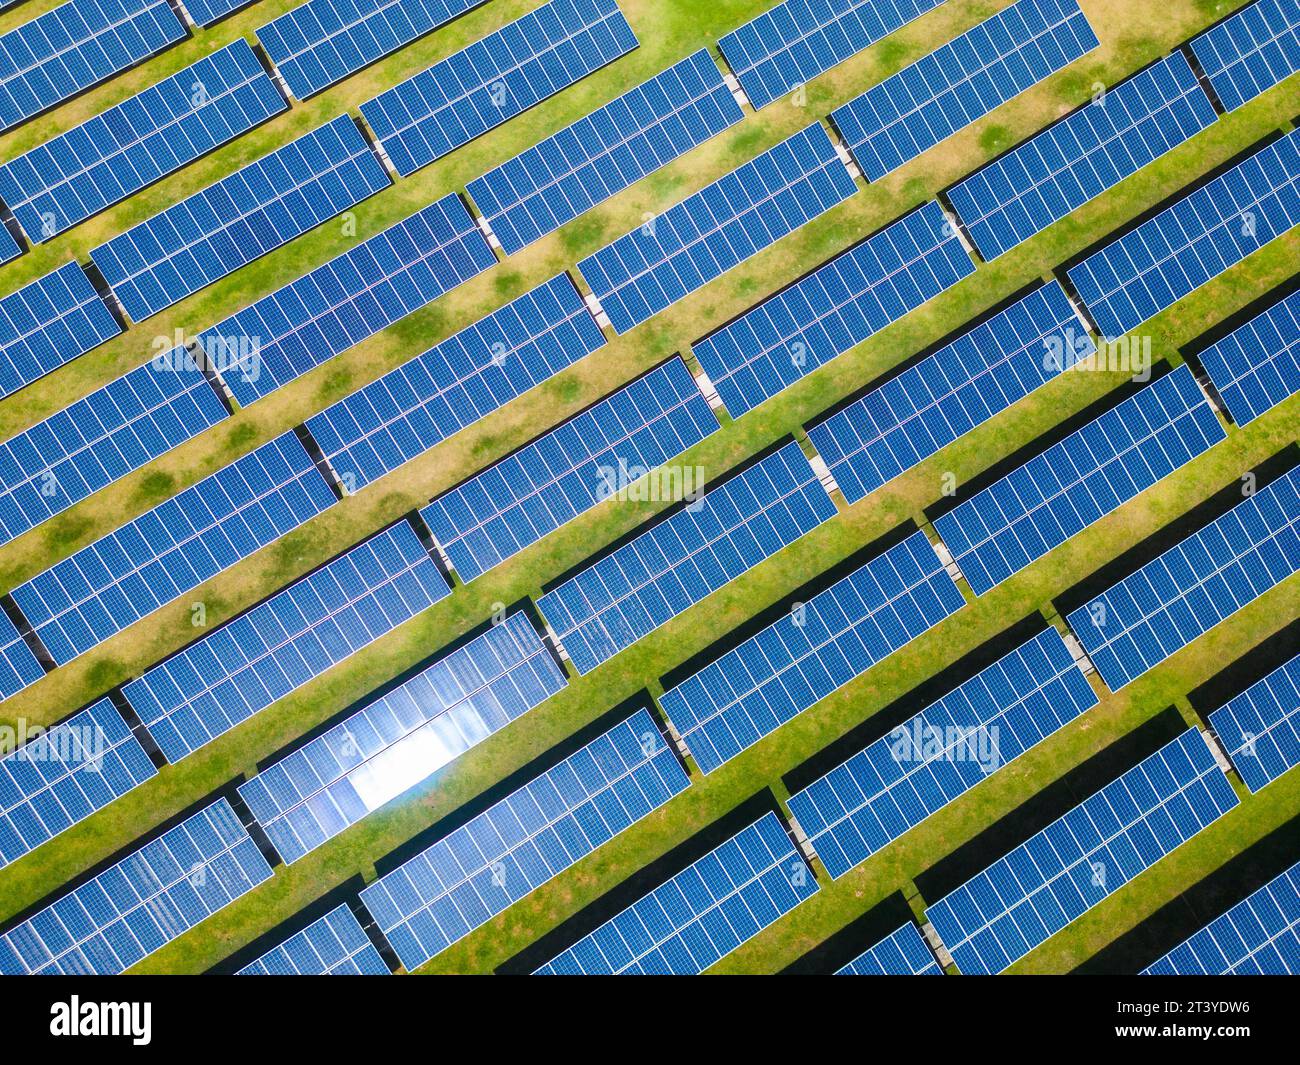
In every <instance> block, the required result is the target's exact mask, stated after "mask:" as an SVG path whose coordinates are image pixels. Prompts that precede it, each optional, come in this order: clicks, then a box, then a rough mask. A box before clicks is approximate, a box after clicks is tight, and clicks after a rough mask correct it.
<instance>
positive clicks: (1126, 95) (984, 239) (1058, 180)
mask: <svg viewBox="0 0 1300 1065" xmlns="http://www.w3.org/2000/svg"><path fill="white" fill-rule="evenodd" d="M1216 117H1217V116H1216V114H1215V110H1214V105H1213V104H1211V103H1210V98H1209V97H1208V96H1206V95H1205V90H1204V89H1202V88H1201V84H1200V82H1199V81H1197V79H1196V75H1195V74H1194V73H1193V72H1192V68H1191V65H1190V64H1189V63H1188V62H1187V57H1186V56H1185V55H1183V53H1182V52H1174V53H1173V55H1171V56H1167V57H1166V58H1164V59H1162V60H1160V61H1159V62H1158V63H1156V64H1154V65H1153V66H1150V67H1148V68H1147V69H1146V70H1144V71H1142V72H1141V73H1139V74H1135V75H1134V76H1133V77H1131V78H1129V79H1127V80H1126V81H1122V82H1120V83H1119V84H1118V85H1116V86H1115V87H1114V88H1109V89H1106V90H1105V92H1104V93H1102V94H1101V95H1099V96H1098V97H1097V98H1096V99H1095V100H1094V101H1093V102H1092V103H1090V104H1089V105H1088V106H1086V107H1084V108H1082V109H1080V110H1078V111H1076V112H1074V114H1072V115H1070V116H1069V117H1068V118H1064V119H1062V120H1061V121H1060V122H1057V123H1056V124H1055V125H1052V126H1049V127H1048V128H1047V129H1045V130H1043V132H1042V133H1039V134H1038V135H1037V136H1034V137H1031V138H1030V139H1029V140H1027V141H1025V143H1024V144H1022V145H1020V147H1018V148H1016V149H1015V150H1013V151H1011V152H1008V153H1007V154H1006V155H1004V156H1002V157H1001V158H1000V159H997V160H996V161H994V162H992V163H990V164H989V165H988V166H986V167H983V168H982V169H980V170H977V171H976V172H975V173H974V174H972V175H971V176H970V177H968V178H966V179H965V180H964V181H962V182H960V183H958V184H957V185H955V186H953V188H952V189H951V190H949V193H948V197H949V199H950V201H951V202H952V206H953V208H954V210H956V212H957V216H958V217H959V218H960V219H961V220H962V221H963V222H964V223H965V225H966V230H967V232H968V233H970V236H971V239H972V240H973V241H974V242H975V246H976V247H977V248H979V250H980V254H981V255H983V257H984V258H985V259H995V258H997V257H998V256H999V255H1002V254H1003V253H1004V252H1007V251H1009V250H1011V249H1012V248H1014V247H1015V246H1016V245H1017V244H1019V243H1021V242H1022V241H1025V240H1028V239H1029V238H1030V237H1032V236H1033V235H1034V234H1035V233H1038V232H1040V231H1041V230H1044V229H1046V228H1047V227H1048V226H1049V225H1051V224H1052V223H1053V222H1056V221H1058V220H1059V219H1062V218H1065V217H1066V216H1067V215H1069V214H1070V213H1071V212H1072V211H1075V210H1078V208H1080V207H1082V206H1083V205H1084V204H1085V203H1087V202H1088V201H1089V200H1091V199H1093V198H1094V197H1096V196H1100V195H1101V194H1102V193H1103V192H1105V191H1106V190H1107V189H1109V188H1111V187H1113V186H1115V185H1118V184H1119V183H1120V182H1121V181H1123V180H1124V179H1125V178H1126V177H1129V176H1130V175H1132V174H1135V173H1137V172H1138V171H1139V170H1141V169H1142V167H1144V166H1146V165H1147V164H1148V163H1150V162H1152V161H1153V160H1155V159H1158V158H1160V156H1162V155H1164V154H1165V153H1166V152H1168V151H1171V150H1172V149H1173V148H1176V147H1177V146H1178V145H1180V144H1182V143H1183V142H1184V141H1186V140H1188V139H1190V138H1191V137H1193V136H1195V135H1196V134H1197V133H1199V132H1200V131H1201V130H1203V129H1205V128H1206V127H1207V126H1209V125H1211V124H1212V123H1213V122H1214V120H1215V118H1216Z"/></svg>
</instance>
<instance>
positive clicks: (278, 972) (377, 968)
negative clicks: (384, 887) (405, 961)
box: [235, 903, 392, 976]
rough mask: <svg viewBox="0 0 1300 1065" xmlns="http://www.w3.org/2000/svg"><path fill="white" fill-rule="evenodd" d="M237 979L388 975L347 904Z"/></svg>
mask: <svg viewBox="0 0 1300 1065" xmlns="http://www.w3.org/2000/svg"><path fill="white" fill-rule="evenodd" d="M235 975H236V976H391V975H392V973H391V972H390V970H389V968H388V966H387V964H385V962H384V959H383V958H382V957H381V956H380V954H379V951H378V950H377V949H376V948H375V945H374V944H373V943H371V942H370V938H369V937H368V936H367V935H366V931H365V929H364V928H362V927H361V922H360V921H358V920H357V915H356V914H354V913H353V912H352V910H351V909H350V908H349V907H348V905H347V903H343V904H341V905H339V906H336V907H334V909H332V910H330V912H329V913H327V914H325V916H324V917H320V918H318V919H316V920H315V921H313V922H312V923H311V924H309V925H308V926H307V927H306V928H304V929H302V930H301V931H299V932H295V933H294V934H293V935H291V936H290V937H289V938H288V939H286V940H285V941H284V942H283V943H280V944H277V945H276V946H274V947H272V948H271V949H270V950H268V951H267V952H266V953H265V954H263V955H262V956H261V957H260V958H258V959H257V960H256V961H251V962H249V963H248V964H247V965H245V966H244V967H243V968H242V969H240V970H239V971H238V972H237V973H235Z"/></svg>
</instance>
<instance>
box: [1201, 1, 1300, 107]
mask: <svg viewBox="0 0 1300 1065" xmlns="http://www.w3.org/2000/svg"><path fill="white" fill-rule="evenodd" d="M1191 48H1192V53H1193V54H1194V55H1195V56H1196V61H1197V62H1198V63H1200V65H1201V69H1202V70H1203V71H1205V75H1206V77H1207V78H1209V80H1210V85H1211V86H1212V87H1213V89H1214V92H1215V94H1216V95H1217V96H1218V97H1219V99H1220V100H1222V101H1223V104H1224V106H1225V107H1226V108H1227V109H1228V110H1229V111H1234V110H1236V109H1237V108H1238V107H1240V106H1241V105H1242V104H1244V103H1245V102H1246V101H1247V100H1250V99H1252V98H1254V97H1256V96H1258V95H1259V94H1260V93H1262V92H1264V91H1265V90H1266V89H1271V88H1272V87H1273V86H1274V85H1277V84H1278V83H1279V82H1281V81H1283V80H1284V79H1285V78H1288V77H1290V76H1291V75H1292V74H1294V73H1295V72H1296V71H1297V70H1300V11H1297V10H1296V7H1295V4H1294V3H1292V2H1291V0H1259V2H1258V3H1254V4H1251V5H1250V7H1247V8H1244V9H1243V10H1241V11H1238V12H1237V13H1236V14H1235V15H1233V16H1232V17H1231V18H1229V19H1227V20H1226V21H1224V22H1221V23H1219V25H1217V26H1215V27H1214V28H1213V29H1211V30H1209V31H1208V32H1206V33H1203V34H1201V36H1199V37H1197V38H1196V39H1195V40H1193V41H1192V44H1191Z"/></svg>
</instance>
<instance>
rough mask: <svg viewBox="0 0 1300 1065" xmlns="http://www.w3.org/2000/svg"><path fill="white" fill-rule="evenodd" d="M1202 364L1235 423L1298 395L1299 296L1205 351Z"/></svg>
mask: <svg viewBox="0 0 1300 1065" xmlns="http://www.w3.org/2000/svg"><path fill="white" fill-rule="evenodd" d="M1200 360H1201V365H1203V366H1204V367H1205V371H1206V373H1208V374H1209V375H1210V380H1211V381H1213V382H1214V387H1215V388H1217V389H1218V390H1219V395H1221V396H1222V397H1223V402H1224V403H1225V404H1227V407H1228V412H1229V413H1230V414H1231V415H1232V420H1233V421H1234V422H1236V423H1237V424H1238V425H1245V424H1247V423H1248V422H1251V421H1254V420H1255V419H1256V418H1258V417H1259V416H1260V415H1261V414H1263V413H1264V412H1265V411H1268V410H1271V409H1272V408H1273V407H1275V406H1277V405H1278V404H1279V403H1281V402H1282V401H1283V400H1284V399H1286V398H1287V397H1288V396H1293V395H1295V394H1296V393H1297V392H1300V292H1293V293H1291V295H1289V296H1287V297H1286V299H1284V300H1281V301H1280V302H1278V303H1275V304H1273V306H1272V307H1270V308H1269V309H1268V310H1266V311H1264V312H1263V313H1262V314H1259V315H1257V316H1256V317H1254V318H1252V319H1251V320H1250V321H1249V322H1247V323H1246V324H1245V325H1243V326H1240V327H1239V328H1237V329H1236V330H1234V331H1233V332H1232V333H1230V334H1228V336H1226V337H1224V338H1223V339H1222V340H1220V341H1219V342H1218V343H1217V344H1214V345H1213V346H1212V347H1209V348H1206V349H1205V351H1203V352H1201V355H1200Z"/></svg>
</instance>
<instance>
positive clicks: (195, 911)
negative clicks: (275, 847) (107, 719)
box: [0, 799, 271, 976]
mask: <svg viewBox="0 0 1300 1065" xmlns="http://www.w3.org/2000/svg"><path fill="white" fill-rule="evenodd" d="M270 877H271V867H270V866H269V865H267V863H266V859H265V858H263V857H262V854H261V852H260V851H259V850H258V849H257V844H256V843H254V842H253V840H252V837H250V836H249V834H248V832H247V831H246V830H245V829H244V826H243V825H242V824H240V822H239V818H238V817H236V816H235V812H234V810H232V809H231V808H230V803H228V802H227V801H226V800H225V799H218V800H217V801H216V802H214V803H212V805H210V806H207V807H205V808H204V809H202V810H200V811H199V812H198V813H196V814H194V815H193V816H192V817H189V818H187V819H186V820H184V821H182V822H181V823H180V824H179V825H177V826H176V827H174V828H171V829H169V830H168V831H166V832H164V833H163V834H162V835H161V836H159V837H157V838H155V839H153V840H151V841H150V842H148V843H146V844H144V846H142V847H140V848H139V849H138V850H136V851H133V852H132V853H131V854H129V855H127V857H125V858H123V859H122V860H121V861H120V862H118V863H117V864H116V865H113V866H110V867H109V868H108V869H105V870H104V871H103V872H102V873H100V874H99V875H98V876H96V877H95V878H94V879H93V880H89V881H87V882H86V883H84V884H82V885H81V886H80V887H77V888H74V889H73V890H72V891H70V892H68V893H67V894H65V895H63V896H62V897H61V898H59V899H58V900H56V901H55V902H53V903H51V904H50V905H49V906H47V907H45V909H43V910H41V911H40V912H38V913H36V914H35V915H34V916H32V917H29V918H28V919H27V920H25V921H23V922H22V923H21V924H19V925H16V926H15V927H13V928H11V929H9V931H8V932H6V933H5V934H4V935H2V936H0V973H3V974H5V975H9V976H23V975H27V974H38V975H44V974H55V975H62V976H88V975H102V976H111V975H116V974H118V973H121V972H124V971H125V970H127V969H129V968H130V967H131V966H132V965H134V964H135V963H136V962H138V961H140V960H141V959H142V958H145V957H148V956H149V955H150V954H152V953H153V952H154V951H156V950H158V949H159V948H160V947H163V946H165V945H166V944H168V943H170V942H171V941H172V940H173V939H176V938H178V937H179V936H181V935H183V934H184V933H185V932H187V931H189V930H190V929H191V928H193V927H194V926H195V925H197V924H199V923H200V922H201V921H203V920H204V919H205V918H207V917H210V916H211V915H212V914H214V913H216V912H217V911H218V910H221V909H224V908H225V907H226V906H228V905H229V904H230V903H231V902H233V901H234V900H235V899H237V898H239V897H240V896H241V895H246V894H247V893H248V892H250V891H252V890H253V888H255V887H256V886H257V885H258V884H260V883H262V882H263V881H264V880H269V879H270Z"/></svg>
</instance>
